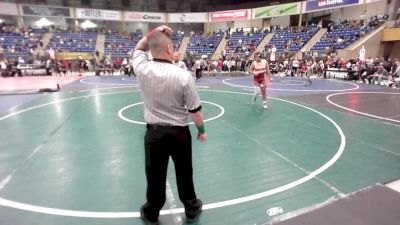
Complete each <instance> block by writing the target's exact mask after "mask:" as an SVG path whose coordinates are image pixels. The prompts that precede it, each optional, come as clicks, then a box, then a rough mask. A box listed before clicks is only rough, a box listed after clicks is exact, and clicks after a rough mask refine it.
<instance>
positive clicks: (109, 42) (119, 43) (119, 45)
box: [104, 33, 142, 59]
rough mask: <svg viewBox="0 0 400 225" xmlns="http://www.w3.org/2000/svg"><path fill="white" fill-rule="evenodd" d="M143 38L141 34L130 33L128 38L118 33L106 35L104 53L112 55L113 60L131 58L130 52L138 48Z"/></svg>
mask: <svg viewBox="0 0 400 225" xmlns="http://www.w3.org/2000/svg"><path fill="white" fill-rule="evenodd" d="M141 38H142V34H140V33H130V34H129V35H127V36H122V35H118V34H116V33H110V34H106V40H105V42H104V53H105V55H111V58H113V59H116V58H126V57H129V52H130V51H132V50H133V49H134V48H135V47H136V44H137V42H138V41H139V40H140V39H141Z"/></svg>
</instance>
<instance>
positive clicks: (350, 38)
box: [311, 27, 369, 51]
mask: <svg viewBox="0 0 400 225" xmlns="http://www.w3.org/2000/svg"><path fill="white" fill-rule="evenodd" d="M367 32H369V27H365V28H341V29H338V30H335V31H331V32H326V33H325V35H324V36H323V37H321V39H320V40H319V41H318V42H317V43H316V44H315V45H314V46H313V47H312V48H311V50H312V51H324V50H325V49H326V48H329V47H331V46H335V47H336V49H344V48H346V47H348V46H349V45H351V44H352V43H353V42H355V41H356V40H357V39H359V38H360V37H361V36H363V35H364V34H365V33H367Z"/></svg>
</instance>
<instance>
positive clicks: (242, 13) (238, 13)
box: [210, 9, 250, 22]
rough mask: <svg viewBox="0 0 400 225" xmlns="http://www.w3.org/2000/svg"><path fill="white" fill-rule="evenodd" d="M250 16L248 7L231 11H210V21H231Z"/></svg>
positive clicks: (245, 18)
mask: <svg viewBox="0 0 400 225" xmlns="http://www.w3.org/2000/svg"><path fill="white" fill-rule="evenodd" d="M249 18H250V10H249V9H240V10H231V11H220V12H211V13H210V21H211V22H217V21H233V20H247V19H249Z"/></svg>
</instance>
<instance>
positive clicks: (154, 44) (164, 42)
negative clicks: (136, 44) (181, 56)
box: [149, 31, 174, 61]
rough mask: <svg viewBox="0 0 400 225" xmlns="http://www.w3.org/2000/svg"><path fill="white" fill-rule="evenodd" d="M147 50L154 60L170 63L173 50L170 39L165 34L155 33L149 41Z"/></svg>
mask: <svg viewBox="0 0 400 225" xmlns="http://www.w3.org/2000/svg"><path fill="white" fill-rule="evenodd" d="M149 49H150V52H151V55H152V56H153V57H154V58H161V59H168V60H170V61H172V58H173V54H174V49H173V45H172V40H171V37H170V36H168V34H166V33H165V32H161V31H155V32H153V33H152V35H151V38H150V40H149Z"/></svg>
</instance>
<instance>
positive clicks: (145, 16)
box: [124, 12, 166, 23]
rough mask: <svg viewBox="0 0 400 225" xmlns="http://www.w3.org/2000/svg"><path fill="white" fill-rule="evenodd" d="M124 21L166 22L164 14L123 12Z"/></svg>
mask: <svg viewBox="0 0 400 225" xmlns="http://www.w3.org/2000/svg"><path fill="white" fill-rule="evenodd" d="M124 18H125V21H140V22H159V23H164V22H166V14H165V13H149V12H124Z"/></svg>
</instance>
